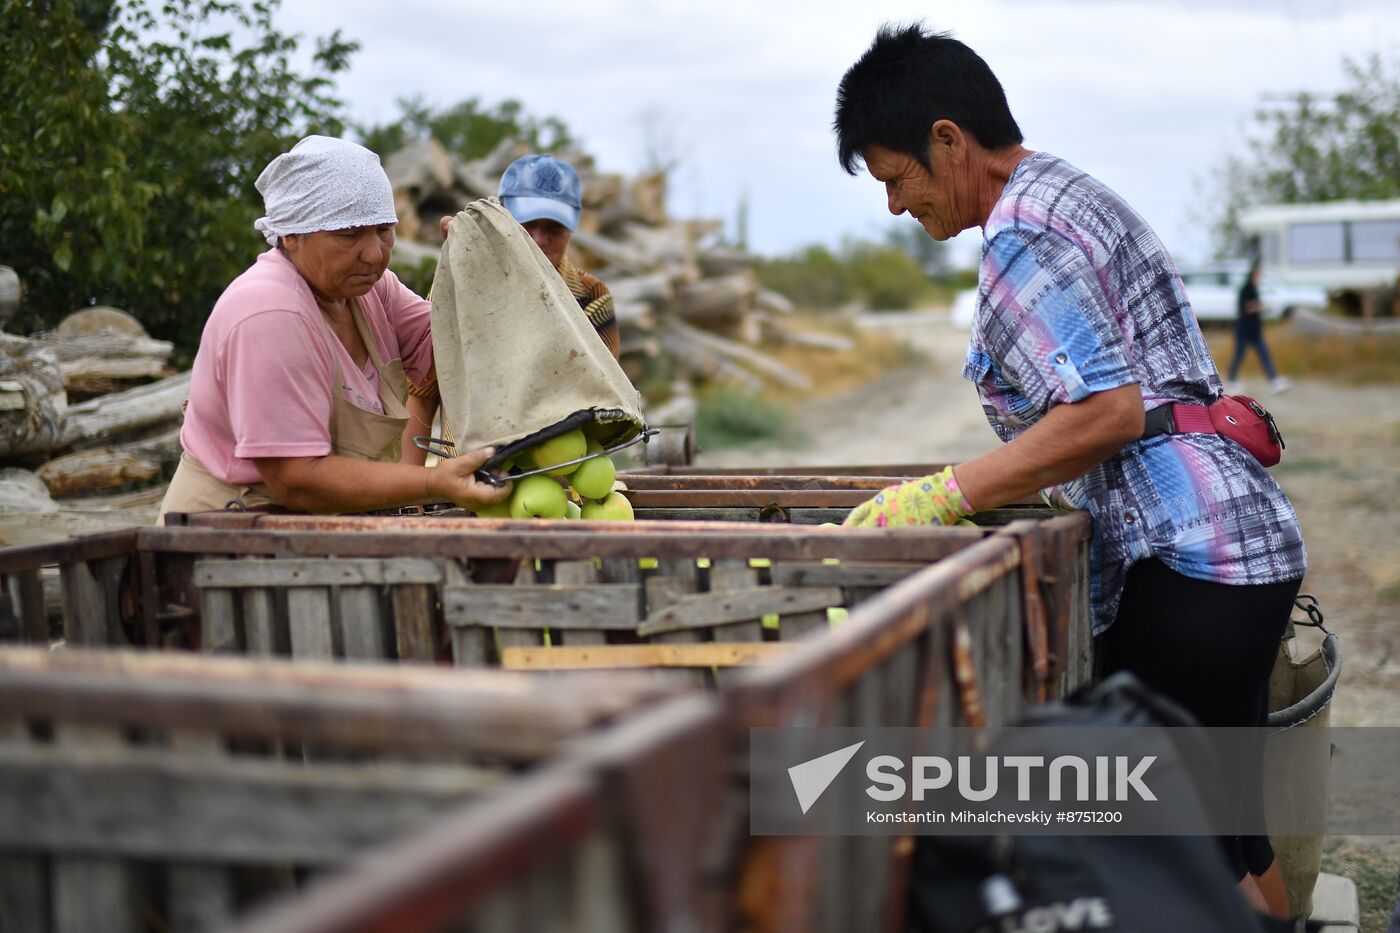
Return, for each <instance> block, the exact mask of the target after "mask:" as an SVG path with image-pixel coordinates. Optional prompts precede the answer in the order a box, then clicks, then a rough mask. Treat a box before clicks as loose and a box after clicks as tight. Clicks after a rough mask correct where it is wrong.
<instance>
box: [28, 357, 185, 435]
mask: <svg viewBox="0 0 1400 933" xmlns="http://www.w3.org/2000/svg"><path fill="white" fill-rule="evenodd" d="M189 394H190V374H189V373H187V372H186V373H181V374H180V375H178V376H171V377H170V378H169V379H162V380H161V381H160V382H153V383H151V384H150V385H144V386H141V387H139V388H136V389H131V390H129V391H126V392H117V393H114V394H112V395H104V396H102V397H101V398H95V399H92V400H91V401H87V402H83V403H82V404H80V405H74V406H72V407H71V408H69V409H68V414H67V419H66V421H65V424H64V426H63V433H62V435H61V436H60V438H59V442H58V444H56V445H54V446H56V447H60V448H61V447H71V446H73V445H75V444H83V443H85V442H91V441H94V440H97V439H109V438H113V437H117V436H119V435H121V434H123V433H126V432H130V431H135V430H138V429H140V428H147V427H150V426H152V425H157V424H161V423H162V422H166V421H174V420H176V419H178V418H179V417H180V415H181V411H182V409H183V407H184V404H185V400H186V399H187V398H189Z"/></svg>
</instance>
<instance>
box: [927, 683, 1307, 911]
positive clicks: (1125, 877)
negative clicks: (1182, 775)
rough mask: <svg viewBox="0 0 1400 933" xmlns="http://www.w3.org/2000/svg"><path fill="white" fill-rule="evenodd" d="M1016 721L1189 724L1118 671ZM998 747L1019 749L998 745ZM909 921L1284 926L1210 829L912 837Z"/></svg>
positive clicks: (1027, 723)
mask: <svg viewBox="0 0 1400 933" xmlns="http://www.w3.org/2000/svg"><path fill="white" fill-rule="evenodd" d="M1016 725H1017V726H1018V727H1025V726H1098V725H1102V726H1131V725H1144V726H1148V725H1150V726H1181V725H1195V723H1194V721H1193V720H1192V718H1191V717H1190V715H1189V714H1188V713H1186V712H1185V711H1184V710H1182V709H1181V708H1180V707H1178V706H1176V705H1175V704H1174V703H1172V702H1171V701H1170V700H1167V699H1166V698H1164V697H1162V696H1161V695H1160V694H1156V693H1153V692H1152V691H1151V690H1150V689H1148V688H1147V687H1146V686H1145V685H1144V684H1143V683H1142V682H1141V681H1139V680H1137V679H1136V678H1135V677H1133V676H1132V675H1131V674H1128V673H1120V674H1115V675H1114V676H1112V677H1110V678H1108V679H1107V680H1105V681H1103V682H1101V683H1098V684H1095V685H1093V686H1090V687H1088V688H1086V689H1084V690H1081V691H1080V692H1079V693H1077V694H1075V695H1074V696H1072V697H1069V698H1068V699H1066V700H1064V701H1061V702H1057V703H1050V704H1045V705H1043V706H1041V707H1038V708H1037V709H1035V710H1033V711H1031V712H1030V713H1029V714H1028V715H1027V716H1026V717H1024V718H1023V719H1022V720H1021V721H1019V722H1018V723H1016ZM994 745H995V746H996V747H995V748H994V752H995V753H996V754H1015V753H1016V749H1014V748H1008V747H1005V746H1003V745H1000V744H998V743H994ZM909 877H910V880H909V901H908V905H907V906H908V913H907V916H908V920H909V923H908V927H909V929H910V930H913V931H918V933H1070V931H1075V933H1183V931H1190V933H1285V931H1289V933H1291V931H1298V933H1301V931H1304V930H1320V929H1321V925H1320V924H1316V923H1312V922H1310V921H1304V920H1294V921H1284V920H1278V919H1275V918H1272V917H1264V916H1261V915H1258V914H1255V913H1254V912H1253V911H1252V910H1250V909H1249V907H1248V906H1247V905H1246V904H1245V901H1244V898H1243V897H1242V896H1241V895H1240V893H1239V890H1238V888H1237V886H1236V885H1235V884H1234V883H1233V882H1232V881H1231V879H1230V872H1229V869H1228V868H1227V867H1226V864H1225V857H1224V855H1223V854H1222V853H1221V851H1220V847H1219V844H1218V843H1217V842H1216V840H1215V839H1214V838H1213V837H1207V836H1151V837H1146V836H1107V835H1104V836H992V837H987V836H982V837H971V836H965V837H948V836H920V837H918V840H917V842H916V845H915V851H914V856H913V860H912V864H911V866H910V876H909Z"/></svg>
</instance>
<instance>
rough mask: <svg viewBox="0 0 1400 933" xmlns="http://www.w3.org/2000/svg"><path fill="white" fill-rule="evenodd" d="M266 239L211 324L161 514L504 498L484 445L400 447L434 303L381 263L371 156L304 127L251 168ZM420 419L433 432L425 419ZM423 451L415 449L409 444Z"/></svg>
mask: <svg viewBox="0 0 1400 933" xmlns="http://www.w3.org/2000/svg"><path fill="white" fill-rule="evenodd" d="M257 188H258V191H259V192H261V193H262V195H263V200H264V203H265V204H266V209H267V216H266V217H262V218H259V219H258V221H257V224H256V226H257V228H258V229H259V230H260V231H261V232H262V233H263V235H264V236H265V237H266V238H267V240H268V242H269V243H271V244H272V246H273V248H272V249H270V250H268V251H267V252H265V253H263V254H262V255H261V256H259V257H258V259H257V261H256V262H254V263H253V265H252V266H251V267H250V268H249V269H248V270H247V271H246V272H244V273H243V274H242V275H240V276H239V277H238V278H236V279H234V281H233V282H232V284H230V285H229V287H228V288H227V289H226V290H225V291H224V293H223V295H222V296H220V298H219V300H218V302H217V303H215V305H214V310H213V312H212V313H211V314H210V316H209V320H208V321H207V322H206V323H205V325H204V333H203V335H202V336H201V338H200V343H199V352H198V354H197V355H196V356H195V361H194V371H193V373H192V376H191V383H190V400H189V407H188V409H187V410H186V412H185V423H184V427H183V429H182V430H181V432H180V442H181V445H182V446H183V447H184V454H183V456H182V457H181V459H180V465H179V467H178V468H177V470H176V472H175V477H174V479H173V480H172V481H171V483H170V489H169V491H167V493H166V496H165V501H164V502H163V503H162V505H161V514H162V515H164V514H165V513H166V512H193V511H202V510H206V509H220V508H224V507H226V506H227V505H228V504H229V503H232V502H239V503H242V504H243V505H244V506H247V507H255V506H260V505H268V504H274V503H275V504H278V505H282V506H284V507H286V508H289V509H293V510H295V511H303V512H360V511H367V510H370V509H379V508H387V507H391V506H395V505H401V504H404V503H409V502H420V501H424V500H430V499H446V500H450V501H452V502H456V503H459V504H461V505H465V506H467V507H472V506H485V505H487V504H489V503H492V502H498V501H500V500H501V499H503V498H505V497H506V496H507V495H508V494H509V487H508V486H507V487H501V488H497V487H493V486H490V485H488V484H486V483H482V482H480V481H479V480H477V479H476V478H475V475H474V474H475V472H476V470H477V468H479V467H480V466H481V465H482V464H483V463H484V462H485V461H486V459H487V457H489V456H490V454H491V450H490V449H482V450H476V451H472V452H470V453H466V454H464V455H462V456H460V457H457V458H455V459H452V460H445V461H443V462H442V463H440V464H439V465H438V466H437V467H434V468H432V469H429V468H427V467H424V466H422V456H421V454H417V452H416V451H412V452H410V454H409V456H407V457H404V456H403V455H402V453H403V437H404V435H405V431H406V428H407V427H408V421H409V411H408V408H407V405H406V403H407V400H408V380H409V379H412V380H413V381H414V382H415V383H417V384H424V383H427V382H430V381H431V380H432V379H433V376H434V369H433V342H432V335H431V332H430V325H431V312H430V306H429V304H428V302H427V301H425V300H423V299H422V298H420V297H418V296H417V295H415V294H414V293H413V292H412V291H411V290H410V289H409V288H408V287H406V286H405V285H404V284H403V283H402V282H400V281H399V280H398V277H397V276H395V275H394V273H392V272H390V271H388V267H389V255H390V252H391V251H392V250H393V246H394V225H395V223H396V222H397V216H396V213H395V210H394V199H393V192H392V190H391V188H390V185H389V179H388V177H387V176H386V175H385V174H384V170H383V168H382V167H381V166H380V164H379V158H378V156H376V155H375V154H374V153H373V152H370V151H369V150H368V149H365V148H364V147H362V146H357V145H355V144H354V143H350V142H346V141H345V140H341V139H332V138H329V137H324V136H308V137H307V138H306V139H303V140H302V141H301V142H299V143H297V145H296V146H295V147H294V148H293V149H292V150H291V151H290V152H288V153H285V154H283V155H281V156H278V157H277V158H276V159H274V160H273V161H272V162H271V164H269V165H268V167H267V168H266V169H265V170H264V171H263V173H262V175H260V176H259V177H258V181H257ZM424 430H425V431H426V428H425V429H424ZM415 454H417V455H416V456H415Z"/></svg>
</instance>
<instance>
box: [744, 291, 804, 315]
mask: <svg viewBox="0 0 1400 933" xmlns="http://www.w3.org/2000/svg"><path fill="white" fill-rule="evenodd" d="M753 306H754V307H755V308H758V309H760V310H762V311H771V312H773V313H774V314H791V313H792V312H793V311H795V310H796V309H795V308H794V307H793V304H792V301H791V300H790V299H789V298H788V297H787V296H786V295H781V294H779V293H778V292H775V291H773V290H772V289H770V288H760V289H759V290H758V294H756V295H754V299H753Z"/></svg>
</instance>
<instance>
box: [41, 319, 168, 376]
mask: <svg viewBox="0 0 1400 933" xmlns="http://www.w3.org/2000/svg"><path fill="white" fill-rule="evenodd" d="M94 310H96V309H94ZM34 342H35V343H37V344H38V345H39V346H41V347H45V348H47V349H48V350H50V351H51V352H52V353H53V355H54V358H55V359H57V360H58V361H59V363H70V362H73V361H75V360H84V359H92V358H94V357H101V358H102V359H110V360H117V359H121V360H133V359H134V360H158V361H159V362H161V363H164V362H165V361H166V360H168V359H169V358H170V353H171V351H172V350H174V349H175V345H174V344H173V343H171V342H170V341H168V340H152V339H151V338H150V337H146V336H137V335H134V334H124V333H119V332H117V331H112V330H106V331H99V332H96V333H70V334H65V333H63V332H62V331H54V332H52V333H47V334H38V335H36V336H35V337H34Z"/></svg>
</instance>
